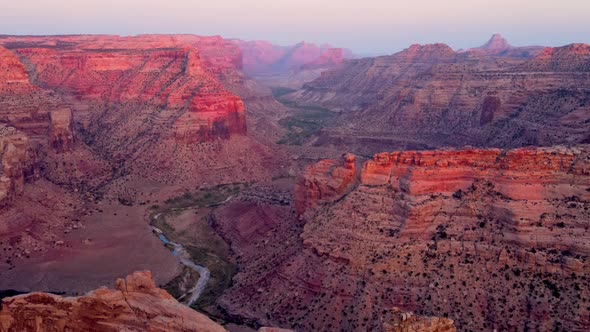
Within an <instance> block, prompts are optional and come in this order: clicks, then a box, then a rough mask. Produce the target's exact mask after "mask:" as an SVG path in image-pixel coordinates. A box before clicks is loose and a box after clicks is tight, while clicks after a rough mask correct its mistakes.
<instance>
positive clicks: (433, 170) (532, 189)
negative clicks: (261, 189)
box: [229, 145, 590, 331]
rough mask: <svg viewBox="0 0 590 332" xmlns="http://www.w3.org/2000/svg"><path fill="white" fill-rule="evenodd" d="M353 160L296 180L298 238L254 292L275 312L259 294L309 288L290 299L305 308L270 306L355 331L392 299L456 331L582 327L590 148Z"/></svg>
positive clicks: (589, 316) (587, 324) (327, 164)
mask: <svg viewBox="0 0 590 332" xmlns="http://www.w3.org/2000/svg"><path fill="white" fill-rule="evenodd" d="M357 159H358V158H357ZM353 160H354V158H353V157H352V156H351V155H346V156H344V157H343V158H342V159H341V160H337V159H335V160H325V161H321V162H319V163H317V164H315V165H311V166H309V167H308V168H307V170H306V171H305V172H304V175H303V176H302V177H301V179H300V180H299V181H298V184H297V187H296V191H295V201H296V202H295V204H296V207H297V212H298V213H299V216H300V218H301V219H303V220H304V222H305V225H304V230H303V232H302V233H301V235H300V238H301V239H302V242H303V248H302V249H300V251H299V252H298V253H296V254H293V255H292V256H290V257H288V258H286V259H285V261H284V262H283V264H280V265H278V267H277V268H276V273H277V274H278V275H279V277H277V278H271V280H269V281H265V282H264V284H263V285H261V286H259V287H262V289H268V290H267V291H265V292H263V293H262V294H260V295H258V294H257V295H256V296H257V298H256V301H257V303H258V302H260V303H263V305H264V306H268V307H267V309H269V310H270V307H272V306H273V305H279V303H280V301H275V300H273V299H272V297H271V296H267V295H266V294H273V293H274V292H280V293H281V294H291V293H293V292H300V291H302V289H303V290H305V291H304V292H305V294H308V295H309V294H315V295H309V299H306V298H304V299H303V300H301V301H299V302H298V305H299V306H300V308H303V307H310V310H307V311H305V310H304V311H300V310H299V309H296V308H293V309H292V310H291V311H286V312H283V313H281V314H278V313H276V316H272V318H274V319H276V320H278V321H281V320H283V319H284V320H286V319H289V318H290V317H308V319H309V320H308V322H309V321H312V322H324V323H323V324H327V323H328V322H330V323H331V324H338V325H335V326H340V327H343V326H344V327H345V328H347V329H351V330H360V329H359V324H360V323H361V322H363V320H362V319H366V320H365V322H368V323H367V324H369V325H368V326H369V327H372V328H377V327H376V326H374V325H371V324H372V323H370V322H372V318H371V317H375V315H378V312H380V310H381V308H387V307H391V306H401V307H404V308H405V309H409V310H414V311H416V312H417V313H419V314H424V315H433V316H438V317H447V316H448V317H449V318H452V319H453V320H454V321H455V324H456V326H457V328H458V329H459V330H464V331H467V330H492V329H497V330H523V329H527V328H529V329H538V330H551V329H552V328H554V327H555V326H559V327H561V328H563V329H565V330H587V329H589V328H590V308H588V307H587V306H586V305H585V304H584V299H585V298H587V295H588V293H587V289H589V288H588V287H590V282H589V277H590V274H589V271H590V265H589V264H590V259H589V255H590V245H589V243H590V238H589V236H588V233H587V229H588V227H590V225H589V224H588V221H589V220H590V212H589V209H590V151H589V148H588V146H585V145H581V146H577V147H570V148H566V147H551V148H521V149H513V150H500V149H465V150H453V149H448V150H433V151H403V152H387V153H380V154H377V155H375V156H374V157H373V158H372V159H371V160H367V161H365V162H363V163H362V166H359V167H356V170H355V167H354V166H353V165H354V164H355V163H353ZM279 280H282V282H280V281H279ZM284 280H289V281H290V283H285V282H284ZM239 287H247V286H245V285H240V286H239ZM244 289H247V288H244ZM324 293H327V294H328V295H329V296H328V298H330V299H326V298H324V297H322V296H319V295H321V294H324ZM237 294H238V293H237V292H236V291H233V292H232V295H233V296H234V297H235V296H238V295H237ZM258 297H259V298H258ZM289 299H290V300H292V301H294V300H295V298H293V297H288V298H287V299H286V300H289ZM334 305H337V306H339V307H340V308H341V309H342V312H345V313H343V314H337V313H333V312H330V311H329V309H328V308H331V307H333V306H334ZM229 307H231V305H230V306H229ZM300 315H303V316H300ZM357 318H358V320H357ZM351 319H352V320H351ZM367 320H368V321H367ZM303 324H304V326H307V327H308V328H310V327H311V326H313V325H305V323H303ZM316 324H317V323H316ZM319 324H321V323H319ZM316 326H317V325H316ZM324 326H325V325H324Z"/></svg>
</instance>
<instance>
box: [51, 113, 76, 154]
mask: <svg viewBox="0 0 590 332" xmlns="http://www.w3.org/2000/svg"><path fill="white" fill-rule="evenodd" d="M49 116H50V119H51V127H50V129H49V145H50V146H51V148H53V149H54V150H55V151H57V152H66V151H71V150H72V149H73V148H74V142H75V138H74V125H73V119H72V110H70V109H67V108H66V109H61V110H58V111H53V112H51V113H50V114H49Z"/></svg>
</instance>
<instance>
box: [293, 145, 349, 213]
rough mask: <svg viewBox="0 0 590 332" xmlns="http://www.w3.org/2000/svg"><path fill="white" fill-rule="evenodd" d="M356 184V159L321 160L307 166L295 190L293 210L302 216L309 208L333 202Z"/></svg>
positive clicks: (346, 155)
mask: <svg viewBox="0 0 590 332" xmlns="http://www.w3.org/2000/svg"><path fill="white" fill-rule="evenodd" d="M357 184H358V176H357V167H356V157H355V156H354V155H352V154H345V155H343V156H342V160H323V161H321V162H319V163H317V164H314V165H311V166H309V167H308V168H307V169H306V170H305V173H304V174H303V176H302V177H301V178H300V179H299V181H298V183H297V186H296V189H295V210H296V212H297V214H298V215H299V216H302V215H303V214H304V213H305V211H306V210H307V209H309V208H314V207H315V206H317V205H318V204H321V203H325V202H333V201H336V200H338V199H340V198H341V197H343V196H344V195H345V194H347V193H348V192H350V190H352V189H353V188H354V187H355V186H356V185H357Z"/></svg>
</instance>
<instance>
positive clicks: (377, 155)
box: [0, 35, 590, 332]
mask: <svg viewBox="0 0 590 332" xmlns="http://www.w3.org/2000/svg"><path fill="white" fill-rule="evenodd" d="M589 65H590V46H588V45H586V44H571V45H566V46H563V47H550V48H546V47H540V46H524V47H522V46H512V45H511V44H510V43H508V41H506V40H505V39H504V38H503V37H501V36H500V35H494V36H492V38H491V39H490V40H489V41H488V42H487V43H485V44H484V45H483V46H481V47H476V48H470V49H465V50H453V49H452V48H450V47H449V46H447V45H445V44H430V45H412V46H410V47H409V48H407V49H405V50H403V51H401V52H398V53H395V54H393V55H386V56H378V57H370V58H356V57H355V56H354V55H353V54H352V53H351V52H350V51H348V50H346V49H343V48H337V47H332V46H330V45H319V46H318V45H315V44H312V43H307V42H302V43H299V44H296V45H292V46H278V45H273V44H271V43H269V42H263V41H242V40H235V39H225V38H222V37H219V36H210V37H204V36H196V35H138V36H114V35H71V36H69V35H66V36H0V295H2V297H3V300H2V310H1V311H0V330H1V331H21V330H31V331H32V330H40V331H53V330H58V331H62V330H68V329H69V330H93V329H96V330H98V329H102V330H113V331H119V330H154V331H166V330H170V329H172V330H178V331H193V330H205V331H209V330H210V331H225V330H228V331H236V332H237V331H256V330H259V331H283V330H282V329H281V328H283V329H293V330H295V331H318V330H321V331H367V330H371V331H391V332H393V331H395V332H397V331H432V332H447V331H449V332H451V331H455V330H459V331H482V330H490V331H491V330H498V331H504V330H519V331H520V330H523V331H524V330H542V331H545V330H558V331H561V330H564V331H575V330H587V329H590V307H589V306H588V303H587V301H588V295H589V294H588V290H589V289H590V284H589V282H588V280H590V279H589V278H590V275H589V272H590V266H588V264H589V262H590V260H589V258H588V255H589V254H590V247H588V243H590V239H589V238H588V234H587V233H588V226H589V225H588V221H590V211H589V210H588V209H589V208H590V205H589V202H590V150H589V149H590V147H589V146H588V144H589V143H590V136H589V135H590V134H589V130H588V128H589V127H588V124H589V123H590V90H589V87H590V81H589V79H590V71H589V68H590V67H589ZM164 239H165V241H164ZM177 256H178V257H177ZM181 261H182V262H184V263H183V264H180V263H179V262H181ZM186 262H189V263H186ZM195 266H196V267H197V268H191V267H195ZM148 270H149V271H151V272H147V271H148ZM136 271H144V272H136ZM125 275H128V276H127V277H126V278H125V279H119V280H118V281H117V286H116V289H114V290H112V289H106V288H99V287H101V286H103V285H106V284H109V283H111V282H112V280H116V279H117V278H121V277H122V276H125ZM97 288H98V289H97ZM95 289H96V290H95ZM40 292H42V293H40ZM13 293H25V294H22V295H17V296H12V297H10V296H6V295H4V294H9V295H10V294H13ZM53 293H58V294H60V295H56V294H53ZM181 303H184V305H183V304H181ZM193 309H195V310H193ZM207 317H209V318H207ZM98 326H100V328H98ZM271 326H272V327H271Z"/></svg>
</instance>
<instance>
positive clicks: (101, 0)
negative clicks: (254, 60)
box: [0, 0, 590, 53]
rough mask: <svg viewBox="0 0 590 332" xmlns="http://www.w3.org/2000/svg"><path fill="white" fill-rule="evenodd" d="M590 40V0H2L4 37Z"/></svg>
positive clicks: (367, 43) (358, 44)
mask: <svg viewBox="0 0 590 332" xmlns="http://www.w3.org/2000/svg"><path fill="white" fill-rule="evenodd" d="M496 32H497V33H501V34H502V35H504V37H506V38H507V39H508V40H509V41H510V42H511V43H512V44H514V45H531V44H540V45H548V46H554V45H555V46H556V45H564V44H568V43H572V42H587V43H588V42H590V0H389V1H386V0H356V1H351V0H0V34H81V33H108V34H120V35H134V34H141V33H194V34H200V35H222V36H224V37H228V38H240V39H246V40H253V39H260V40H269V41H272V42H275V43H279V44H292V43H296V42H298V41H301V40H306V41H311V42H317V43H330V44H333V45H336V46H343V47H348V48H351V49H353V50H354V51H356V52H359V53H392V52H394V51H398V50H401V49H403V48H405V47H407V46H408V45H410V44H413V43H432V42H444V43H447V44H449V45H450V46H451V47H453V48H455V49H457V48H466V47H472V46H478V45H480V44H483V43H484V42H485V40H486V39H488V38H489V37H490V35H491V34H492V33H496Z"/></svg>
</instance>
